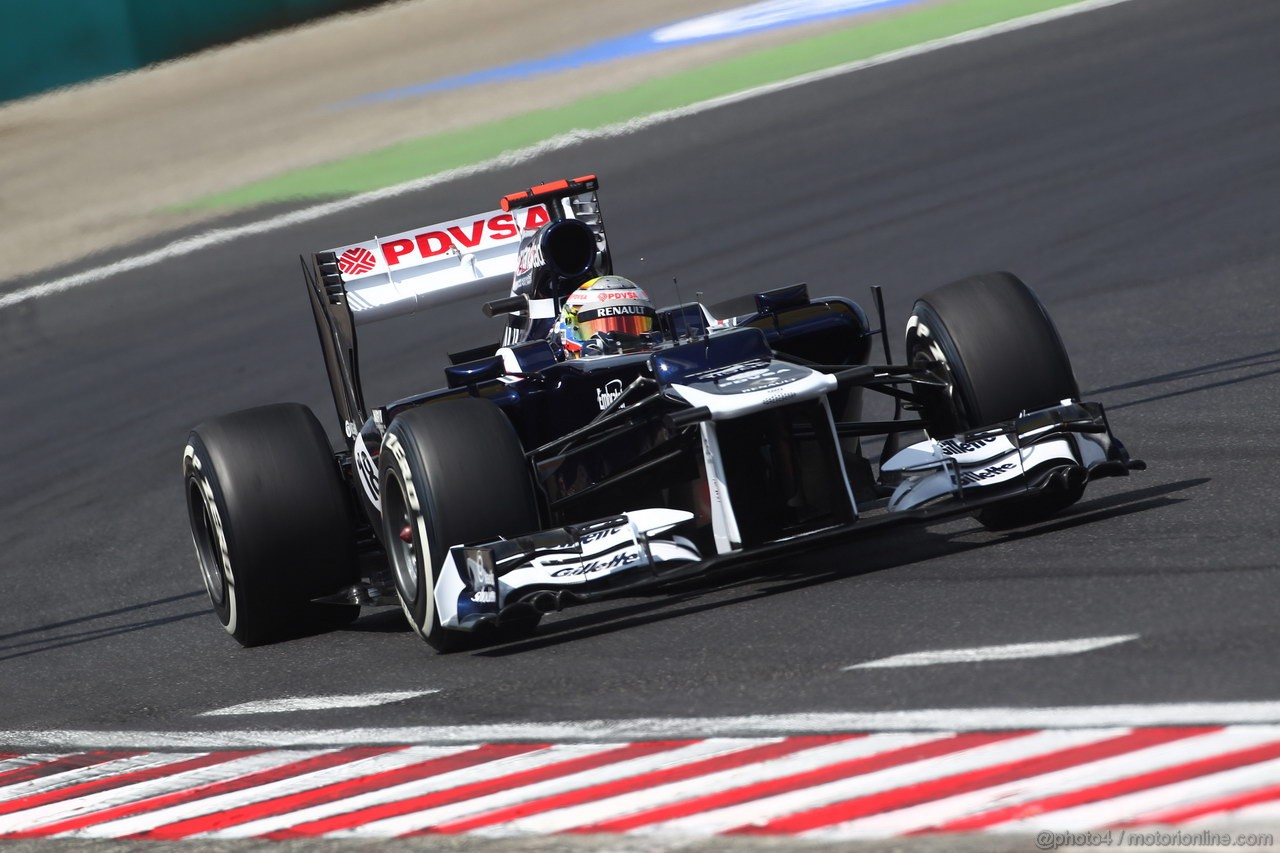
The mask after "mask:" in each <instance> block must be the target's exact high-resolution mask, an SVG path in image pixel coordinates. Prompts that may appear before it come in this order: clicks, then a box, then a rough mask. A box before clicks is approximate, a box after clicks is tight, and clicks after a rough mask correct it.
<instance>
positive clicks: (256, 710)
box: [197, 690, 440, 717]
mask: <svg viewBox="0 0 1280 853" xmlns="http://www.w3.org/2000/svg"><path fill="white" fill-rule="evenodd" d="M439 692H440V691H439V690H394V691H391V692H389V693H356V694H343V695H340V696H286V697H284V698H283V699H261V700H259V701H256V702H241V703H240V704H239V705H230V706H228V707H226V708H218V709H216V710H213V711H205V712H203V713H201V714H198V715H197V716H200V717H231V716H238V715H240V714H288V713H293V712H296V711H327V710H330V709H332V708H371V707H373V706H375V705H389V704H391V703H392V702H403V701H405V700H406V699H416V698H418V697H419V696H427V695H429V694H431V693H439Z"/></svg>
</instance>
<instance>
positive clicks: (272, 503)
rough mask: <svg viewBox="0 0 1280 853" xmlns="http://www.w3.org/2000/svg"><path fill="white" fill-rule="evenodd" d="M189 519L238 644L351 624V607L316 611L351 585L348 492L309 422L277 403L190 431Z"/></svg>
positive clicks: (307, 414)
mask: <svg viewBox="0 0 1280 853" xmlns="http://www.w3.org/2000/svg"><path fill="white" fill-rule="evenodd" d="M182 467H183V482H184V485H185V491H186V498H187V513H188V517H189V519H190V522H191V535H192V539H193V541H194V543H195V548H196V557H197V559H198V560H199V562H200V569H201V575H202V577H203V579H204V585H205V590H206V592H208V594H209V601H210V603H211V604H212V605H213V610H214V613H215V614H216V615H217V617H218V621H219V622H221V623H222V627H223V628H225V629H226V631H227V633H229V634H231V636H233V637H235V638H236V640H237V641H238V642H239V643H240V644H241V645H244V646H256V645H261V644H263V643H269V642H274V641H276V640H282V639H287V638H290V637H296V636H300V635H303V634H308V633H315V632H317V631H321V630H327V629H331V628H336V627H339V626H341V625H345V624H348V623H350V622H351V621H352V620H354V619H355V618H356V617H357V616H358V615H359V614H360V608H359V606H357V605H338V604H314V603H312V601H311V599H313V598H318V597H320V596H324V595H330V594H332V593H334V592H336V591H338V590H339V589H340V588H341V587H343V586H344V585H346V584H350V583H353V582H355V581H356V580H357V579H358V578H357V575H358V569H357V562H356V552H355V539H354V536H353V534H352V530H351V517H350V515H349V510H348V504H347V496H346V488H345V486H344V484H343V482H342V476H341V473H340V472H339V470H338V466H337V465H336V464H335V462H334V456H333V450H332V448H331V447H330V445H329V440H328V439H327V438H326V437H325V434H324V430H323V429H322V428H321V426H320V423H319V422H318V421H317V420H316V418H315V415H313V414H312V413H311V411H310V410H309V409H307V408H306V407H305V406H301V405H298V404H296V403H283V404H278V405H273V406H263V407H261V408H256V409H247V410H245V411H242V412H235V413H233V414H230V415H225V416H223V417H220V418H215V419H213V420H210V421H206V422H205V423H203V424H200V425H199V426H197V427H196V428H195V429H193V430H192V431H191V435H190V437H189V438H188V440H187V447H186V450H185V452H184V453H183V460H182Z"/></svg>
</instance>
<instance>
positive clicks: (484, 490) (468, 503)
mask: <svg viewBox="0 0 1280 853" xmlns="http://www.w3.org/2000/svg"><path fill="white" fill-rule="evenodd" d="M378 467H379V472H378V481H379V485H380V487H381V492H380V496H381V501H382V531H383V541H384V543H385V544H386V548H387V559H388V562H389V563H390V565H391V570H392V576H393V577H394V578H395V583H396V594H397V596H399V598H400V606H401V608H402V609H403V610H404V613H405V616H406V617H407V618H408V620H409V624H410V625H412V626H413V628H414V630H415V631H417V632H418V634H419V636H421V637H422V638H423V639H424V640H426V641H427V643H428V644H429V645H431V646H432V647H433V648H435V649H437V650H439V651H448V650H450V649H454V648H457V647H459V646H461V645H463V644H465V643H467V642H468V639H469V636H470V635H468V634H467V633H465V632H462V631H457V630H450V629H446V628H443V627H441V625H440V618H439V614H438V613H437V611H436V606H435V584H436V579H437V578H438V577H439V574H440V568H441V565H442V564H443V562H444V558H445V556H446V555H447V551H448V548H449V547H450V546H453V545H457V544H459V543H462V542H475V541H480V540H484V539H492V538H495V537H497V536H516V535H520V534H523V533H529V532H531V531H534V530H537V529H538V527H539V518H538V507H537V502H536V501H535V499H534V495H533V487H532V483H531V481H530V478H529V470H528V465H527V463H526V462H525V458H524V450H523V449H522V448H521V446H520V438H519V436H517V435H516V432H515V429H514V428H513V427H512V425H511V422H510V421H509V420H507V417H506V415H504V414H503V413H502V411H501V410H500V409H499V408H498V407H497V406H495V405H494V404H493V403H490V402H489V401H487V400H481V399H478V398H475V397H464V398H458V399H452V400H445V401H442V402H439V403H431V404H428V405H425V406H421V407H419V408H416V409H411V410H410V411H408V412H405V413H404V414H402V415H399V416H398V417H396V418H395V420H393V421H392V422H391V425H390V427H388V429H387V434H386V436H385V437H384V438H383V443H382V452H381V454H380V458H379V463H378ZM405 528H408V529H409V535H408V537H407V541H406V540H405V539H404V538H402V536H401V533H402V531H404V530H405ZM422 555H425V556H426V557H427V559H425V560H424V559H422V558H421V557H422ZM538 618H539V617H537V616H535V615H533V614H530V616H529V618H528V619H526V620H524V621H522V622H520V623H517V624H515V625H508V626H506V628H505V629H504V631H503V632H502V633H503V635H504V636H508V637H509V636H511V635H512V634H518V633H525V632H529V631H532V630H533V629H534V628H536V627H537V624H538Z"/></svg>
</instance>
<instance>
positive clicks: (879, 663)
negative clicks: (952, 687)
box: [845, 634, 1138, 671]
mask: <svg viewBox="0 0 1280 853" xmlns="http://www.w3.org/2000/svg"><path fill="white" fill-rule="evenodd" d="M1136 639H1138V635H1137V634H1124V635H1121V636H1117V637H1088V638H1086V639H1083V640H1057V641H1054V642H1049V643H1014V644H1012V645H1007V646H974V647H971V648H967V649H937V650H935V651H928V652H909V653H908V654H902V655H894V656H893V657H887V658H880V659H879V660H870V661H867V662H865V663H855V664H854V665H853V666H846V667H845V670H846V671H848V670H851V669H885V668H889V667H898V666H933V665H934V664H942V663H981V662H983V661H994V660H1026V659H1028V658H1051V657H1061V656H1062V655H1078V654H1080V653H1081V652H1090V651H1093V650H1094V649H1103V648H1106V647H1107V646H1114V645H1117V644H1118V643H1127V642H1130V641H1131V640H1136Z"/></svg>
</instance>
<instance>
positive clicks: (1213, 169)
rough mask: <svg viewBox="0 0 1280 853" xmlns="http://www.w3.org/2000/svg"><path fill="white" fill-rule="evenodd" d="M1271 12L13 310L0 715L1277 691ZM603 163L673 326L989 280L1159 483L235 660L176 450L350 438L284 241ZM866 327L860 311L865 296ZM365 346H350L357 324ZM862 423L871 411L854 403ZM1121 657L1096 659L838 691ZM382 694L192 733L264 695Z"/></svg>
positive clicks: (1038, 32)
mask: <svg viewBox="0 0 1280 853" xmlns="http://www.w3.org/2000/svg"><path fill="white" fill-rule="evenodd" d="M1278 36H1280V7H1276V6H1275V5H1274V4H1269V3H1231V4H1216V3H1215V4H1211V3H1205V2H1197V0H1162V2H1155V0H1135V2H1132V3H1126V4H1122V5H1119V6H1116V7H1111V8H1105V9H1101V10H1099V11H1095V12H1092V13H1089V14H1087V15H1081V16H1077V17H1073V18H1069V19H1066V20H1061V21H1057V22H1054V23H1052V24H1048V25H1043V26H1038V27H1034V28H1031V29H1029V30H1025V31H1021V32H1016V33H1011V34H1006V35H1002V36H999V37H995V38H992V39H988V40H985V41H982V42H979V43H975V44H969V45H960V46H956V47H951V48H948V49H946V50H943V51H940V52H937V53H933V54H929V55H926V56H922V57H917V58H914V59H911V60H908V61H904V62H898V63H893V64H890V65H887V66H882V67H878V68H874V69H870V70H867V71H863V72H859V73H856V74H852V75H848V76H844V77H840V78H837V79H833V80H829V81H826V82H823V83H818V84H814V85H810V86H806V87H804V88H801V89H797V90H792V91H788V92H785V93H783V94H781V95H776V96H769V97H766V98H762V99H758V100H754V101H749V102H746V103H743V104H739V105H736V106H730V107H726V108H722V109H718V110H714V111H712V112H709V113H705V114H702V115H699V116H695V117H691V118H686V119H682V120H679V121H675V122H672V123H668V124H664V125H660V126H657V127H654V128H650V129H648V130H646V131H644V132H643V133H641V134H639V135H637V136H634V137H630V138H624V139H619V140H612V141H607V142H592V143H587V144H583V145H580V146H578V147H574V148H570V149H566V150H563V151H559V152H556V153H554V154H551V155H549V156H547V157H545V158H544V159H542V160H540V161H538V162H536V163H532V164H526V165H525V166H522V167H520V168H519V169H517V170H513V171H499V172H493V173H490V174H485V175H481V176H477V177H473V178H468V179H465V180H459V181H456V182H452V183H449V184H445V185H442V186H437V187H435V188H432V189H430V190H428V191H425V192H422V193H420V194H415V195H412V196H406V197H399V198H394V199H390V200H387V201H385V202H382V203H379V204H377V205H375V206H372V207H369V208H365V209H360V210H355V211H349V212H346V213H343V214H340V215H337V216H334V217H333V218H331V219H326V220H324V221H320V222H315V223H311V224H309V225H305V226H300V227H297V228H293V229H289V230H285V231H281V232H276V233H272V234H268V235H266V236H263V237H260V238H246V239H243V240H241V241H239V242H237V243H234V244H231V245H225V246H220V247H215V248H210V249H208V250H206V251H203V252H201V253H198V254H196V255H193V256H191V257H188V258H184V259H178V260H175V261H172V262H168V263H165V264H161V265H159V266H155V267H151V268H149V269H144V270H141V271H138V272H136V273H133V274H131V275H129V276H128V277H127V278H119V279H115V280H110V281H107V282H104V283H102V284H99V285H95V286H92V287H89V288H85V289H82V290H79V291H74V292H71V293H66V294H61V295H58V296H54V297H50V298H47V299H43V300H40V301H37V302H31V303H26V304H24V305H22V306H18V307H17V308H14V309H10V310H7V311H4V312H0V389H3V391H2V392H0V424H3V441H0V471H2V472H3V475H2V477H0V506H2V507H3V517H4V523H3V527H2V528H0V554H3V562H2V563H0V565H2V566H3V568H2V570H0V571H2V575H0V576H2V577H3V594H4V602H3V605H2V608H3V609H2V610H0V708H2V709H3V712H2V715H3V728H6V729H10V730H44V729H94V730H156V729H174V730H191V729H199V730H206V731H216V730H218V729H220V728H227V729H231V728H243V727H245V726H252V727H254V728H257V729H281V730H289V729H296V728H326V729H327V728H341V727H355V726H360V727H368V726H404V725H416V726H448V725H454V724H477V723H501V722H539V721H558V720H578V719H602V718H632V717H641V716H643V717H668V716H672V717H682V716H699V717H705V716H721V715H741V714H782V713H804V712H822V711H853V710H858V711H861V710H869V711H871V710H899V709H917V708H946V707H956V708H961V707H984V706H995V705H1001V706H1014V707H1034V706H1050V705H1067V706H1076V705H1079V706H1085V705H1099V704H1118V703H1138V704H1146V703H1182V702H1231V701H1243V700H1276V699H1280V688H1278V687H1277V684H1278V683H1280V678H1278V677H1277V676H1280V664H1277V660H1276V656H1275V649H1276V648H1277V646H1278V645H1280V627H1278V620H1277V618H1276V603H1277V601H1280V559H1278V558H1280V539H1278V538H1277V530H1278V527H1280V526H1278V525H1277V524H1276V522H1275V500H1276V498H1275V494H1276V493H1275V489H1274V485H1273V484H1274V470H1273V466H1274V460H1275V458H1276V446H1277V444H1278V443H1280V430H1278V429H1277V427H1276V423H1277V420H1278V419H1280V391H1278V390H1277V388H1278V385H1277V375H1278V374H1280V337H1277V334H1276V329H1277V322H1276V316H1277V313H1278V309H1280V296H1277V290H1276V288H1275V285H1274V282H1275V281H1276V279H1277V277H1278V276H1280V246H1278V245H1277V242H1276V237H1275V235H1276V234H1277V233H1280V204H1278V203H1277V201H1276V199H1277V198H1280V145H1277V140H1280V54H1277V52H1276V51H1275V43H1276V39H1277V37H1278ZM588 171H591V172H596V173H598V174H600V175H601V176H602V182H603V190H602V198H603V201H604V204H605V212H606V215H607V219H608V223H609V229H610V235H611V237H612V243H613V245H614V247H615V263H616V266H617V268H618V270H619V271H620V272H624V273H626V274H628V275H630V276H631V277H633V278H635V279H637V280H638V281H640V282H641V283H642V284H643V285H645V286H646V287H648V289H649V290H650V292H651V294H652V295H653V296H654V297H655V299H656V300H657V301H659V302H663V301H675V292H674V290H673V289H672V287H671V285H670V284H669V282H670V281H671V278H672V276H676V275H678V276H679V280H680V288H681V290H682V291H683V293H684V295H685V297H686V298H689V297H690V296H691V295H692V294H693V292H694V291H699V290H700V291H703V292H704V293H705V298H706V299H707V300H708V301H715V300H717V299H721V298H725V297H728V296H731V295H734V294H737V293H741V292H746V291H750V290H751V289H753V288H766V287H771V286H777V285H781V284H786V283H790V282H792V281H796V280H807V281H808V282H809V283H810V286H811V287H812V288H813V289H814V290H815V291H818V292H822V293H838V294H844V295H849V296H852V297H854V298H856V299H864V298H865V297H866V296H867V290H866V288H867V286H868V285H871V284H879V285H883V286H884V288H885V293H886V296H887V300H888V309H889V315H890V318H891V320H890V326H891V328H892V329H893V339H892V340H893V345H894V348H895V351H896V353H897V354H898V355H899V356H900V355H901V339H900V332H899V330H900V329H901V328H902V325H903V323H904V322H905V319H906V316H907V314H908V313H909V309H910V305H911V301H912V299H913V298H914V297H915V296H916V295H918V294H919V293H921V292H923V291H924V290H927V289H928V288H930V287H932V286H935V285H937V284H941V283H944V282H945V281H948V280H950V279H954V278H958V277H961V276H963V275H966V274H969V273H973V272H978V271H984V270H989V269H999V268H1007V269H1011V270H1014V271H1016V272H1018V273H1019V274H1020V275H1022V276H1023V277H1024V278H1025V279H1026V280H1028V281H1029V282H1030V283H1031V284H1032V285H1033V287H1035V288H1036V289H1037V290H1038V292H1039V293H1040V295H1041V296H1042V298H1043V299H1044V301H1045V302H1046V303H1047V304H1048V306H1049V308H1050V311H1051V312H1052V314H1053V316H1054V318H1055V320H1056V322H1057V323H1058V326H1059V329H1060V331H1061V333H1062V336H1063V338H1064V340H1065V341H1066V343H1067V346H1068V348H1069V350H1070V351H1071V353H1072V354H1073V357H1074V362H1075V367H1076V372H1077V376H1078V378H1079V381H1080V385H1081V388H1082V389H1083V390H1084V391H1085V394H1084V396H1085V397H1086V398H1087V399H1095V400H1100V401H1102V402H1103V403H1104V404H1106V406H1107V407H1108V411H1109V413H1110V415H1111V419H1112V425H1113V427H1114V429H1115V430H1116V432H1117V433H1118V434H1119V435H1120V436H1121V437H1122V438H1123V439H1125V440H1126V442H1127V443H1128V444H1129V446H1130V449H1131V450H1132V451H1133V452H1134V453H1135V455H1137V456H1140V457H1142V458H1144V459H1146V460H1147V461H1148V463H1149V464H1150V470H1149V471H1147V472H1145V473H1141V474H1138V475H1136V476H1134V477H1131V478H1128V479H1127V480H1108V481H1102V482H1100V483H1097V484H1094V485H1093V486H1091V487H1090V489H1089V491H1088V492H1087V494H1086V497H1085V499H1084V500H1083V501H1081V503H1080V504H1078V505H1077V507H1075V508H1074V509H1073V510H1072V511H1070V512H1069V513H1067V514H1065V515H1064V516H1062V517H1061V518H1059V519H1057V520H1054V521H1051V522H1048V523H1044V524H1041V525H1039V526H1037V527H1034V528H1030V529H1027V530H1023V531H1018V532H1015V533H1010V534H994V533H988V532H985V531H983V530H982V529H981V528H980V527H979V526H978V525H977V523H976V522H972V521H968V520H963V521H955V522H951V523H948V524H945V525H940V526H935V527H932V528H928V529H908V530H900V531H898V532H895V533H887V534H881V535H878V536H875V537H873V538H870V539H867V540H863V541H856V542H853V543H849V544H846V545H842V546H840V547H836V548H830V549H826V550H823V551H820V552H817V553H806V554H796V555H794V556H792V557H789V558H787V559H784V560H781V561H779V562H777V563H776V564H773V565H771V566H769V567H767V568H766V569H762V570H757V571H753V572H744V573H740V574H737V575H733V576H730V577H728V578H724V579H721V580H720V581H717V582H715V583H708V584H704V585H695V586H693V587H691V588H689V589H688V590H686V591H684V592H682V593H680V594H676V595H665V596H660V597H651V598H638V599H628V600H625V601H619V602H613V603H607V604H600V605H593V606H590V607H584V608H579V609H575V610H570V611H566V612H564V613H562V614H558V615H556V616H554V617H550V618H548V619H547V620H546V621H545V622H544V626H543V628H542V629H541V631H540V632H539V633H538V634H537V635H536V636H535V637H534V638H533V639H531V640H527V641H523V642H519V643H513V644H509V645H501V646H494V647H490V648H487V649H481V650H475V651H469V652H463V653H458V654H452V655H436V654H435V653H433V652H431V650H430V649H429V648H428V647H427V646H426V645H425V644H423V643H421V642H420V641H418V640H417V639H416V638H415V637H414V636H413V635H412V634H410V633H408V632H407V629H406V628H405V627H404V624H403V621H402V619H401V617H400V615H399V612H398V611H397V610H392V609H386V610H380V611H379V610H371V611H366V613H367V615H366V616H365V617H363V618H362V619H361V620H360V621H358V622H357V623H356V624H355V625H353V626H352V627H351V628H350V629H347V630H343V631H340V632H337V633H334V634H328V635H324V636H316V637H311V638H306V639H301V640H297V641H293V642H289V643H284V644H280V645H276V646H271V647H266V648H258V649H252V650H244V649H241V648H239V647H238V646H237V645H236V644H235V643H234V642H233V641H232V640H231V639H230V638H229V637H228V636H226V635H225V634H224V632H223V631H222V629H221V627H220V626H219V625H218V624H217V622H216V620H215V619H214V618H213V616H212V614H211V613H210V612H209V610H208V606H207V601H206V599H205V595H204V592H203V590H202V588H201V586H200V582H199V576H198V572H197V569H196V565H195V561H194V557H193V555H192V553H191V545H190V539H189V535H188V533H187V529H186V518H185V509H184V506H183V501H182V494H181V486H180V476H179V459H180V456H181V449H182V446H183V442H184V439H185V436H186V431H187V429H188V428H189V427H190V426H191V425H192V424H194V423H196V422H199V421H200V420H201V419H203V418H206V417H209V416H212V415H215V414H218V413H220V412H224V411H228V410H233V409H237V408H243V407H247V406H252V405H258V404H264V403H269V402H274V401H278V400H298V401H300V402H304V403H307V404H309V405H311V406H313V407H314V408H315V409H316V410H317V412H319V413H320V415H321V419H322V422H324V423H326V424H328V425H329V426H330V428H331V432H332V434H333V436H334V438H335V440H336V438H337V430H336V425H335V424H334V423H333V421H334V418H333V415H332V404H331V402H330V401H329V398H328V389H327V386H326V384H325V380H324V374H323V368H322V365H321V361H320V358H319V353H318V350H317V347H316V341H315V332H314V329H313V326H312V321H311V318H310V312H309V311H308V310H307V306H306V302H305V297H304V291H303V289H302V285H301V280H300V276H299V274H298V269H297V260H296V256H297V254H299V253H300V252H305V251H311V250H315V249H319V248H323V247H327V246H332V245H338V244H342V243H346V242H350V241H352V240H355V239H362V238H363V237H364V236H365V235H371V234H374V233H390V232H392V231H396V230H402V229H404V228H406V227H412V226H413V225H416V224H424V223H426V222H431V221H437V220H439V219H445V218H450V217H453V216H458V215H464V214H466V213H470V212H473V211H477V210H482V209H486V208H488V207H491V206H492V205H493V203H494V202H496V200H497V198H498V197H499V196H500V195H501V194H503V193H505V192H509V191H512V190H514V189H518V188H521V187H524V186H528V185H529V184H531V183H534V182H538V181H540V180H544V179H551V178H555V177H560V176H566V175H576V174H581V173H583V172H588ZM866 304H869V300H867V302H866ZM380 330H381V331H384V332H385V335H386V337H385V338H384V339H381V340H379V341H378V342H377V343H376V344H372V343H371V344H370V345H368V347H367V350H366V352H365V354H364V355H365V365H366V366H372V367H375V369H376V370H377V371H378V379H377V381H374V382H372V383H371V385H370V386H369V387H368V388H367V393H368V395H369V396H370V398H371V399H375V400H376V399H386V398H389V397H391V396H393V395H399V394H402V393H407V392H410V391H413V390H416V389H419V388H426V387H434V386H435V385H437V384H439V379H440V373H439V369H440V367H441V366H442V365H443V364H444V363H445V362H444V356H443V353H444V352H446V351H448V350H452V349H462V348H466V347H469V346H473V345H475V344H477V343H480V342H483V341H486V340H489V339H491V338H493V337H494V336H495V334H496V327H495V326H494V325H493V323H492V321H488V320H486V319H485V318H484V317H483V316H481V314H480V311H479V310H478V307H476V306H475V305H473V304H470V303H467V304H458V305H455V306H452V307H451V308H449V309H448V310H441V311H439V312H437V313H435V314H432V315H430V316H426V317H418V318H415V319H414V321H413V322H407V321H406V322H402V321H393V322H392V323H390V324H384V325H383V326H380V327H372V331H374V332H375V333H376V332H378V331H380ZM369 338H372V335H369V336H368V338H367V339H369ZM872 414H874V413H872ZM1125 634H1137V635H1139V639H1138V640H1136V641H1133V642H1129V643H1123V644H1119V645H1116V646H1114V647H1109V648H1105V649H1100V650H1097V651H1094V652H1089V653H1086V654H1080V655H1075V656H1071V657H1064V658H1050V659H1043V660H1024V661H1005V662H998V663H983V664H971V665H960V666H930V667H914V668H908V669H866V670H854V671H844V669H843V668H844V667H846V666H849V665H851V664H855V663H858V662H861V661H868V660H871V659H874V658H879V657H884V656H887V655H892V654H899V653H905V652H912V651H919V650H923V649H940V648H953V647H964V646H985V645H994V644H1002V643H1025V642H1037V641H1050V640H1065V639H1073V638H1080V637H1093V636H1113V635H1125ZM415 689H422V690H425V689H435V690H437V691H438V692H436V693H432V694H430V695H426V696H423V697H420V698H417V699H413V700H410V701H407V702H400V703H396V704H390V705H385V706H381V707H375V708H367V709H330V710H321V711H310V712H297V713H293V714H273V715H260V716H254V717H197V716H196V715H198V714H200V713H201V712H205V711H209V710H212V709H216V708H220V707H224V706H227V705H232V704H235V703H239V702H245V701H249V700H259V699H270V698H275V697H280V696H289V695H307V694H316V693H337V692H340V693H359V692H365V691H392V690H415Z"/></svg>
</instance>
